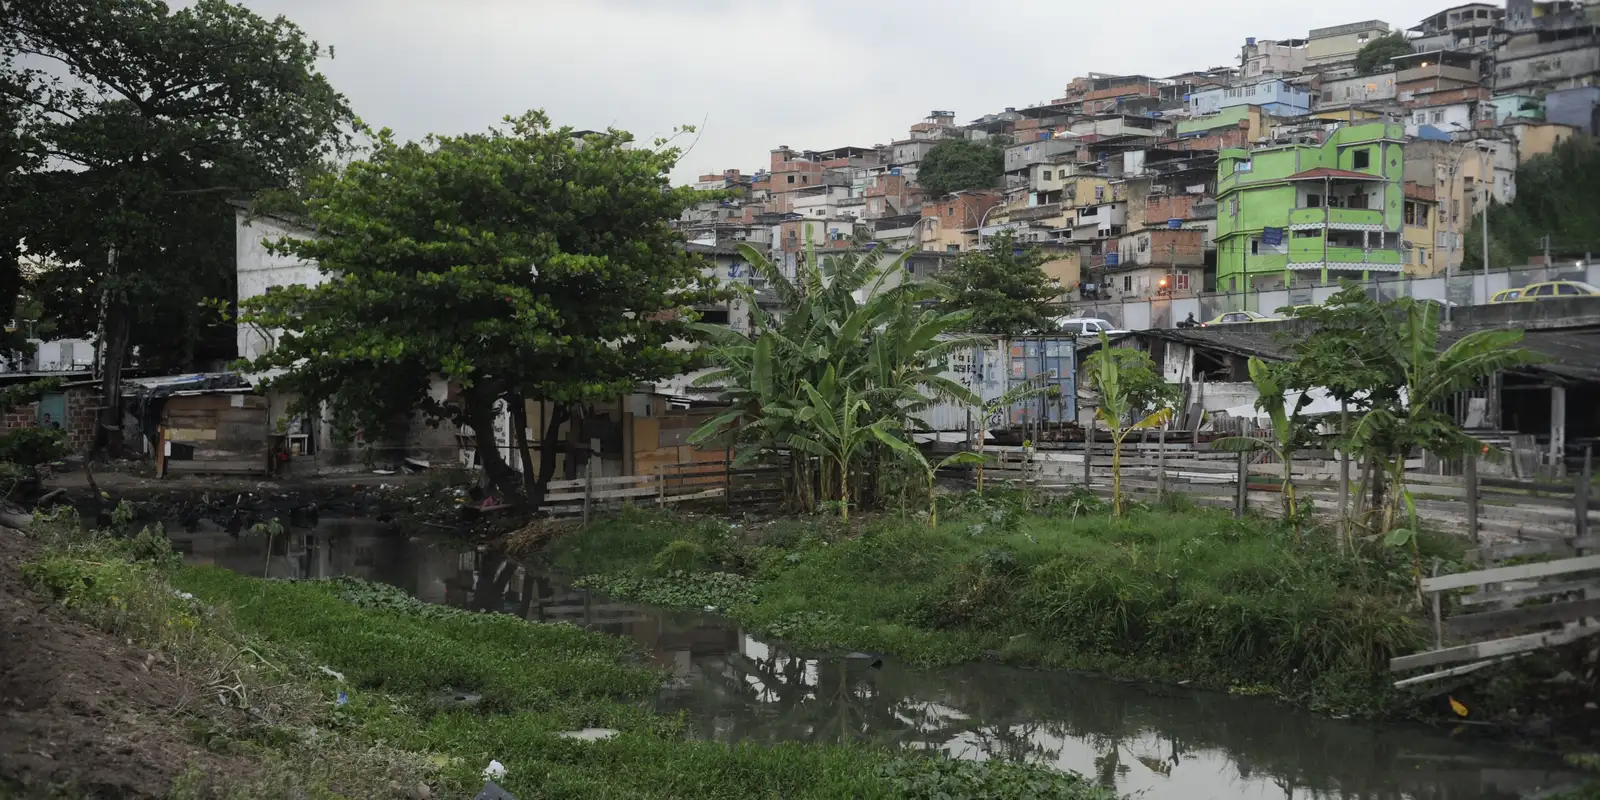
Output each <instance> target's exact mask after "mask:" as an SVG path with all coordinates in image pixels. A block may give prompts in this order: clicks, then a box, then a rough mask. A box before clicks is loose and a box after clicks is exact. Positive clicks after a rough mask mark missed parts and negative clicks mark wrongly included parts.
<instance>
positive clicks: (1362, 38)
mask: <svg viewBox="0 0 1600 800" xmlns="http://www.w3.org/2000/svg"><path fill="white" fill-rule="evenodd" d="M1370 38H1372V34H1370V33H1359V34H1356V41H1358V42H1366V41H1367V40H1368V39H1370Z"/></svg>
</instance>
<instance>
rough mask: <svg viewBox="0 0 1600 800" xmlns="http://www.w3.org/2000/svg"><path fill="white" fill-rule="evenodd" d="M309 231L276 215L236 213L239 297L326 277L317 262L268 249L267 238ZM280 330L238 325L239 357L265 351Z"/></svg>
mask: <svg viewBox="0 0 1600 800" xmlns="http://www.w3.org/2000/svg"><path fill="white" fill-rule="evenodd" d="M309 235H310V234H309V232H308V231H305V230H303V229H300V228H297V227H295V226H293V225H290V224H288V223H285V222H282V221H280V220H276V219H269V218H265V217H257V218H255V219H248V218H247V217H246V216H245V214H244V212H242V211H241V212H239V213H237V214H236V215H235V217H234V269H235V270H236V278H237V281H238V299H239V300H240V301H243V300H247V299H249V298H251V297H255V296H257V295H262V294H266V292H267V289H269V288H271V287H274V286H316V285H318V284H320V283H322V282H323V281H324V280H326V276H324V275H323V274H322V272H321V270H319V269H318V268H317V265H316V264H313V263H310V262H306V261H301V260H300V259H297V258H292V257H289V256H282V255H277V254H275V253H271V252H268V251H267V247H266V242H267V241H276V240H278V239H281V238H284V237H307V236H309ZM279 333H281V331H268V332H266V333H265V334H263V332H262V331H260V330H258V329H256V328H255V327H253V326H250V325H242V324H241V325H239V326H238V333H237V336H238V343H239V357H240V358H247V359H254V358H256V357H258V356H260V355H261V354H262V353H265V352H266V351H267V350H268V349H270V347H269V341H270V338H271V337H276V336H277V335H278V334H279Z"/></svg>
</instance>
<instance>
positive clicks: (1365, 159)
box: [1350, 150, 1372, 169]
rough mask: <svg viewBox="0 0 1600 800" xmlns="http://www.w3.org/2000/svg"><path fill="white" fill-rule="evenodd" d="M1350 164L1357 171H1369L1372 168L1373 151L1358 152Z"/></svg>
mask: <svg viewBox="0 0 1600 800" xmlns="http://www.w3.org/2000/svg"><path fill="white" fill-rule="evenodd" d="M1350 164H1351V165H1352V166H1354V167H1355V168H1356V169H1369V168H1371V167H1372V151H1371V150H1357V151H1356V152H1355V155H1354V156H1352V158H1351V161H1350Z"/></svg>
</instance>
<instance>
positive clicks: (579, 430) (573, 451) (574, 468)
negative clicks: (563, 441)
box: [562, 411, 588, 481]
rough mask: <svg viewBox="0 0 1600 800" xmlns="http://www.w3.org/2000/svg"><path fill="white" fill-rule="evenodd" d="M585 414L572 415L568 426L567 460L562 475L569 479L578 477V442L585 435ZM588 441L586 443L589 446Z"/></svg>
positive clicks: (572, 479) (573, 479)
mask: <svg viewBox="0 0 1600 800" xmlns="http://www.w3.org/2000/svg"><path fill="white" fill-rule="evenodd" d="M582 423H583V414H582V413H581V411H580V413H577V414H573V415H572V424H571V425H568V426H567V461H566V464H565V465H564V469H562V473H563V475H562V477H564V478H566V479H567V480H569V481H575V480H577V479H578V442H579V437H580V436H582V435H583V424H582ZM587 444H588V443H587V442H585V443H584V445H585V447H587Z"/></svg>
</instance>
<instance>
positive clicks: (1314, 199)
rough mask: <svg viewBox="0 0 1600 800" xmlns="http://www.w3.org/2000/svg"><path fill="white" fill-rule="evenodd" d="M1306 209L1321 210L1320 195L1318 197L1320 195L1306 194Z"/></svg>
mask: <svg viewBox="0 0 1600 800" xmlns="http://www.w3.org/2000/svg"><path fill="white" fill-rule="evenodd" d="M1306 208H1322V195H1320V194H1308V195H1306Z"/></svg>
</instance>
